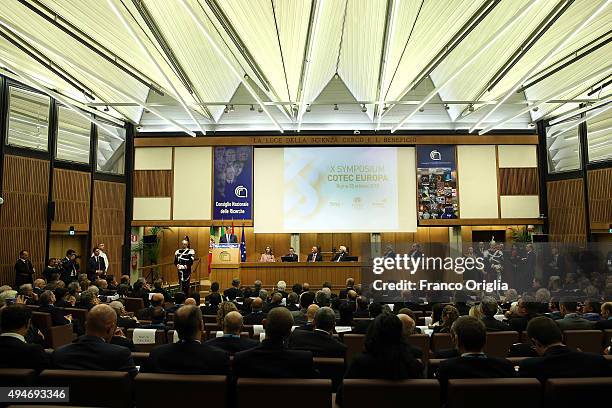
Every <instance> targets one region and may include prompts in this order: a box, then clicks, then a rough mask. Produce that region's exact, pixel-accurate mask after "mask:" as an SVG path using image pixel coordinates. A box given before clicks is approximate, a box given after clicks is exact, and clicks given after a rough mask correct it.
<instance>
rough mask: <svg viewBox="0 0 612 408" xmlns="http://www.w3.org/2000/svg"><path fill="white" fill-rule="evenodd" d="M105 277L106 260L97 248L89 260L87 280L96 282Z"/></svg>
mask: <svg viewBox="0 0 612 408" xmlns="http://www.w3.org/2000/svg"><path fill="white" fill-rule="evenodd" d="M105 275H106V264H105V263H104V258H103V257H102V256H100V248H95V249H94V250H93V254H92V256H91V257H90V258H89V259H88V260H87V279H89V280H90V281H92V282H94V281H96V279H100V278H103V277H104V276H105Z"/></svg>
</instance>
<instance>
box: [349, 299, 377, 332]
mask: <svg viewBox="0 0 612 408" xmlns="http://www.w3.org/2000/svg"><path fill="white" fill-rule="evenodd" d="M382 311H383V308H382V303H378V302H374V303H370V306H368V316H367V317H370V318H371V319H375V318H376V317H377V316H378V315H380V314H381V313H382ZM354 317H357V316H354ZM371 324H372V320H356V321H355V327H354V328H353V333H355V334H366V333H367V332H368V329H369V328H370V325H371Z"/></svg>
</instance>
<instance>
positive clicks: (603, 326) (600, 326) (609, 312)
mask: <svg viewBox="0 0 612 408" xmlns="http://www.w3.org/2000/svg"><path fill="white" fill-rule="evenodd" d="M601 318H602V320H600V321H598V322H596V323H595V326H594V328H595V329H597V330H610V329H612V302H606V303H604V304H602V305H601Z"/></svg>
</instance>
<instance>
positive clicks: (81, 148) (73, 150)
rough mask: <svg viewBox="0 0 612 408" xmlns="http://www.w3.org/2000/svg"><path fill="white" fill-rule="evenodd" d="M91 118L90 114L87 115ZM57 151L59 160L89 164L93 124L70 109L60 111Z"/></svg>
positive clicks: (63, 108)
mask: <svg viewBox="0 0 612 408" xmlns="http://www.w3.org/2000/svg"><path fill="white" fill-rule="evenodd" d="M85 115H86V116H90V115H89V114H85ZM57 120H58V125H57V151H56V153H55V157H56V158H57V159H58V160H66V161H71V162H76V163H85V164H88V163H89V140H90V139H91V122H90V121H88V120H87V119H86V118H85V117H83V116H81V115H79V114H78V113H76V112H75V111H73V110H72V109H70V108H67V107H64V106H60V107H59V109H58V116H57Z"/></svg>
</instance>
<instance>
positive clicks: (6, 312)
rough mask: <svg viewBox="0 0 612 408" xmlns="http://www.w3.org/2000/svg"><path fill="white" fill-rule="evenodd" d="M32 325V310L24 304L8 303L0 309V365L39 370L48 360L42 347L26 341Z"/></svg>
mask: <svg viewBox="0 0 612 408" xmlns="http://www.w3.org/2000/svg"><path fill="white" fill-rule="evenodd" d="M31 326H32V312H31V310H30V309H29V308H27V307H26V306H24V305H10V306H6V307H3V308H2V310H1V311H0V331H1V332H2V334H0V367H2V368H32V369H34V370H36V371H41V370H43V369H44V368H47V367H48V365H49V361H48V358H47V355H46V353H45V351H44V350H43V348H42V347H41V346H40V345H38V344H29V343H27V342H26V336H27V334H28V331H29V330H30V328H31Z"/></svg>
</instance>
